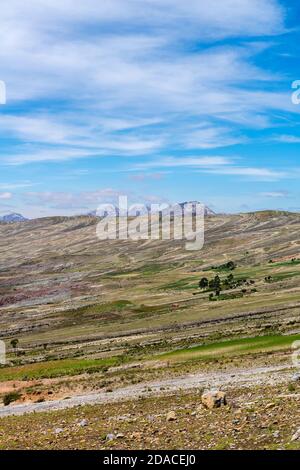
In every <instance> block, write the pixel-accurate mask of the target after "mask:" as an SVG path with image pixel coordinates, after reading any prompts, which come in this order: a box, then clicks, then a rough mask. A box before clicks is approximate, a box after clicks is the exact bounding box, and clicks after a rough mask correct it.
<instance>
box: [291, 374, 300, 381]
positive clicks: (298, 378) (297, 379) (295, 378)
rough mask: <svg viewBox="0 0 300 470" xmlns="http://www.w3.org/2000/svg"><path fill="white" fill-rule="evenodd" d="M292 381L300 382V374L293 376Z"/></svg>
mask: <svg viewBox="0 0 300 470" xmlns="http://www.w3.org/2000/svg"><path fill="white" fill-rule="evenodd" d="M292 381H293V382H300V372H296V374H294V375H293V376H292Z"/></svg>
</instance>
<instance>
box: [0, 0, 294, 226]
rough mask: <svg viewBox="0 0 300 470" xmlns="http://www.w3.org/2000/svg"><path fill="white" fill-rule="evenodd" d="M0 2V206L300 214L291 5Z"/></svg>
mask: <svg viewBox="0 0 300 470" xmlns="http://www.w3.org/2000/svg"><path fill="white" fill-rule="evenodd" d="M5 3H6V4H5V5H2V6H1V19H0V23H1V24H0V79H1V80H3V81H5V83H6V86H7V104H6V105H5V106H0V138H1V151H0V213H8V212H13V211H14V212H15V211H18V212H21V213H23V214H24V215H26V216H28V217H39V216H48V215H54V214H57V215H62V214H66V215H69V214H76V213H85V212H88V211H89V210H92V209H95V208H96V207H97V205H98V204H99V203H103V202H115V201H116V198H117V197H118V195H120V194H122V195H123V194H127V195H128V196H129V198H130V200H131V201H132V202H134V203H142V202H148V203H149V202H158V201H164V202H166V201H170V202H179V201H185V200H199V201H201V202H204V203H206V204H207V205H208V206H210V207H211V208H212V209H214V210H216V211H218V212H239V211H250V210H260V209H265V208H269V209H286V210H295V211H296V210H297V211H298V210H299V209H300V189H299V184H298V181H299V177H300V163H299V145H300V114H299V113H300V105H295V104H293V103H292V101H291V95H292V88H291V84H292V82H293V81H294V80H297V79H300V70H299V57H300V50H299V49H300V30H299V19H300V6H297V5H296V2H294V1H291V0H284V1H277V0H219V1H216V2H204V1H202V0H188V1H185V2H183V1H182V0H143V1H141V0H102V1H98V0H85V1H84V2H78V1H75V0H64V1H63V2H62V1H61V0H59V1H58V0H27V1H26V2H24V1H21V0H10V2H5Z"/></svg>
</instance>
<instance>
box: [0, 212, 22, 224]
mask: <svg viewBox="0 0 300 470" xmlns="http://www.w3.org/2000/svg"><path fill="white" fill-rule="evenodd" d="M26 220H28V219H26V217H24V216H23V215H22V214H17V213H15V212H13V213H11V214H5V215H2V216H0V222H4V223H6V224H11V223H12V222H25V221H26Z"/></svg>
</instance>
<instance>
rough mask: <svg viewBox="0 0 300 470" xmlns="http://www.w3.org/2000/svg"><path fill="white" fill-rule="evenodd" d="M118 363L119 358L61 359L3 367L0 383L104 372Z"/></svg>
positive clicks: (0, 371) (0, 370)
mask: <svg viewBox="0 0 300 470" xmlns="http://www.w3.org/2000/svg"><path fill="white" fill-rule="evenodd" d="M119 362H120V358H119V357H110V358H107V359H62V360H58V361H48V362H39V363H34V364H26V365H22V366H17V367H4V368H1V369H0V382H4V381H7V380H32V379H42V378H45V379H46V378H47V379H51V378H54V377H62V376H66V375H77V374H78V375H79V374H83V373H94V372H101V371H105V370H106V369H107V368H108V367H111V366H115V365H117V364H118V363H119Z"/></svg>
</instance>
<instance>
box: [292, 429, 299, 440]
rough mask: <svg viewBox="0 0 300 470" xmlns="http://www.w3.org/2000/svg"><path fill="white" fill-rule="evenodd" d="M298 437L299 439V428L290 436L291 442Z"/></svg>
mask: <svg viewBox="0 0 300 470" xmlns="http://www.w3.org/2000/svg"><path fill="white" fill-rule="evenodd" d="M299 439H300V428H299V429H297V431H296V432H295V434H293V436H292V442H294V441H298V440H299Z"/></svg>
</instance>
